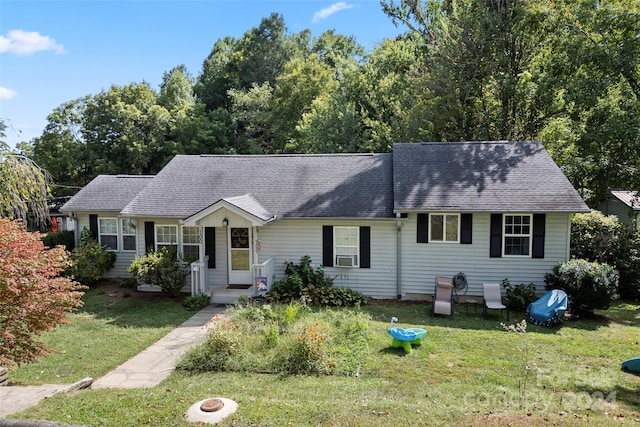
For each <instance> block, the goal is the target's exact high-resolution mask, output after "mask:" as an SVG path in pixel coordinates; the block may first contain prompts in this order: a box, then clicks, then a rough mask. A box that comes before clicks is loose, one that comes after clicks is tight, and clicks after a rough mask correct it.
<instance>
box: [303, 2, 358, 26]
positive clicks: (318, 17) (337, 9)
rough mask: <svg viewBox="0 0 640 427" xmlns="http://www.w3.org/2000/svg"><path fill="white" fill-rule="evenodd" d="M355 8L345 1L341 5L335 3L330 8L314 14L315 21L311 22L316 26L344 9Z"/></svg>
mask: <svg viewBox="0 0 640 427" xmlns="http://www.w3.org/2000/svg"><path fill="white" fill-rule="evenodd" d="M354 7H355V6H354V5H352V4H347V3H345V2H343V1H341V2H339V3H334V4H332V5H331V6H329V7H326V8H324V9H322V10H320V11H318V12H316V13H314V14H313V19H312V20H311V22H313V23H314V24H315V23H317V22H319V21H320V20H322V19H325V18H328V17H329V16H331V15H333V14H334V13H337V12H340V11H341V10H344V9H353V8H354Z"/></svg>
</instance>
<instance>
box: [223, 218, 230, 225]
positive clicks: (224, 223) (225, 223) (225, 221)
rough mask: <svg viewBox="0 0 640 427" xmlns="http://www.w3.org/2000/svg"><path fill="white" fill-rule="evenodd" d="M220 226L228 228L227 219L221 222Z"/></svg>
mask: <svg viewBox="0 0 640 427" xmlns="http://www.w3.org/2000/svg"><path fill="white" fill-rule="evenodd" d="M222 226H223V227H228V226H229V220H228V219H227V218H225V219H223V220H222Z"/></svg>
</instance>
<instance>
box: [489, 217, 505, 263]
mask: <svg viewBox="0 0 640 427" xmlns="http://www.w3.org/2000/svg"><path fill="white" fill-rule="evenodd" d="M490 235H491V236H490V241H489V256H490V257H492V258H500V257H501V256H502V214H491V231H490Z"/></svg>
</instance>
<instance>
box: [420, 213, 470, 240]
mask: <svg viewBox="0 0 640 427" xmlns="http://www.w3.org/2000/svg"><path fill="white" fill-rule="evenodd" d="M437 216H439V217H442V237H443V239H442V240H439V239H434V238H433V235H432V233H433V228H434V227H433V223H432V221H433V218H434V217H437ZM447 216H455V217H456V218H457V219H458V221H457V224H458V226H457V229H456V240H447V239H446V237H447V220H446V218H447ZM428 221H429V222H428V224H429V242H430V243H447V244H457V243H460V229H461V222H462V220H461V214H460V213H454V212H435V213H430V214H429V220H428Z"/></svg>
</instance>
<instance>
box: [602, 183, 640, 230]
mask: <svg viewBox="0 0 640 427" xmlns="http://www.w3.org/2000/svg"><path fill="white" fill-rule="evenodd" d="M600 211H601V212H602V213H603V214H605V215H615V216H617V217H618V220H620V222H622V223H624V224H628V225H630V226H632V227H635V228H637V229H638V230H640V194H639V193H638V192H637V191H630V190H614V191H611V193H610V195H609V197H607V199H606V200H604V201H603V202H602V203H601V204H600Z"/></svg>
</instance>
